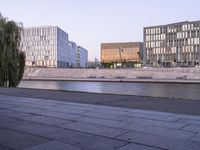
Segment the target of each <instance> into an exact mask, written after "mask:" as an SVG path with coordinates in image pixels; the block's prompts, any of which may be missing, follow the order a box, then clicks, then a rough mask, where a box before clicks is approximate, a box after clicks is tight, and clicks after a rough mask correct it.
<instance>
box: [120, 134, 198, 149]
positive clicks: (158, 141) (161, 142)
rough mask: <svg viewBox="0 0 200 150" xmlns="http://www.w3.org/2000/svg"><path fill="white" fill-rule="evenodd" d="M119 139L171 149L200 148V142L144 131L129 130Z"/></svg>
mask: <svg viewBox="0 0 200 150" xmlns="http://www.w3.org/2000/svg"><path fill="white" fill-rule="evenodd" d="M117 139H121V140H125V141H129V142H134V143H138V144H143V145H146V146H151V147H157V148H161V149H167V150H168V149H169V150H199V147H200V143H199V142H193V141H189V140H181V139H177V138H172V137H165V136H159V135H153V134H147V133H142V132H129V133H127V134H124V135H121V136H118V137H117Z"/></svg>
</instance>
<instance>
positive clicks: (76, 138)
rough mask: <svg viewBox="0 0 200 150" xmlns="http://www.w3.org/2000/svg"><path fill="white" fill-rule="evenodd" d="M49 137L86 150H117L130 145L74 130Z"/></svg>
mask: <svg viewBox="0 0 200 150" xmlns="http://www.w3.org/2000/svg"><path fill="white" fill-rule="evenodd" d="M48 137H49V138H52V139H55V140H57V141H61V142H64V143H68V144H73V145H77V146H80V147H82V148H83V149H85V150H115V149H116V148H118V147H121V146H124V145H127V144H128V143H127V142H125V141H120V140H116V139H112V138H107V137H102V136H97V135H93V134H88V133H83V132H78V131H73V130H64V131H62V132H56V133H54V134H49V135H48Z"/></svg>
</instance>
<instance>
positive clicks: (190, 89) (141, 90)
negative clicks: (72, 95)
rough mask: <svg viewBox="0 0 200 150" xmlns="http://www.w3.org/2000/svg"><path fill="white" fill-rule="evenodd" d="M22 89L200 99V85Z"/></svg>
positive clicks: (50, 84) (29, 84)
mask: <svg viewBox="0 0 200 150" xmlns="http://www.w3.org/2000/svg"><path fill="white" fill-rule="evenodd" d="M18 87H20V88H33V89H52V90H66V91H80V92H94V93H110V94H125V95H138V96H153V97H170V98H171V97H174V98H184V99H200V91H199V89H200V84H174V83H173V84H170V83H166V84H165V83H123V82H77V81H75V82H74V81H21V83H20V84H19V86H18Z"/></svg>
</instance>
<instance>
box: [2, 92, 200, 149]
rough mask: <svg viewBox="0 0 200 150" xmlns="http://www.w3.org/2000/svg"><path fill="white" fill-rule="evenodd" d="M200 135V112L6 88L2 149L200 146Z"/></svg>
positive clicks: (3, 104)
mask: <svg viewBox="0 0 200 150" xmlns="http://www.w3.org/2000/svg"><path fill="white" fill-rule="evenodd" d="M1 92H2V90H1ZM29 94H30V93H29ZM96 96H97V95H96ZM104 96H105V95H104ZM70 98H71V99H74V98H73V97H70ZM160 101H165V100H160ZM199 135H200V116H199V115H187V114H176V113H172V112H171V113H169V112H159V111H150V110H142V109H133V108H120V107H111V106H102V105H96V104H81V103H75V102H66V101H58V100H57V99H56V98H55V100H53V99H52V100H50V99H42V98H30V97H20V96H19V95H18V96H9V95H2V94H0V150H11V149H16V150H45V149H48V150H199V148H200V136H199Z"/></svg>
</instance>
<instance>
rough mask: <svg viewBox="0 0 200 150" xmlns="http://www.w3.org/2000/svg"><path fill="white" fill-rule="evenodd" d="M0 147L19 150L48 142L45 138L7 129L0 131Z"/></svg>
mask: <svg viewBox="0 0 200 150" xmlns="http://www.w3.org/2000/svg"><path fill="white" fill-rule="evenodd" d="M0 135H1V136H0V145H2V146H5V147H8V148H11V149H15V150H19V149H24V148H27V147H30V146H34V145H37V144H41V143H45V142H48V141H49V140H48V139H46V138H42V137H38V136H34V135H30V134H26V133H21V132H17V131H14V130H9V129H0Z"/></svg>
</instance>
